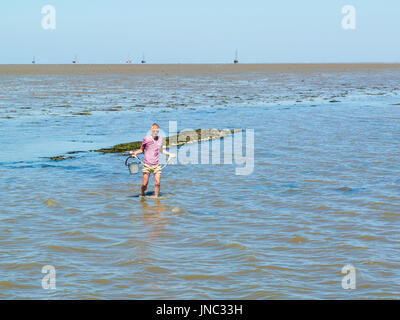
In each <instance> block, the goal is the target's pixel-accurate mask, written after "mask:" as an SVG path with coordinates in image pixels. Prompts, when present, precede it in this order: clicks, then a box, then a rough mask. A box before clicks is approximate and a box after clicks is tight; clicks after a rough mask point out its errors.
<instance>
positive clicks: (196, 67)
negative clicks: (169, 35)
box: [0, 63, 400, 74]
mask: <svg viewBox="0 0 400 320" xmlns="http://www.w3.org/2000/svg"><path fill="white" fill-rule="evenodd" d="M380 69H381V70H384V69H400V64H399V63H395V64H386V63H360V64H237V65H234V64H144V65H140V64H77V65H73V64H36V65H33V64H14V65H12V64H3V65H0V74H69V73H71V74H102V73H115V74H122V73H128V74H129V73H133V74H135V73H139V74H146V73H148V74H151V73H163V74H196V73H205V74H207V73H209V74H218V73H220V74H236V73H249V72H261V73H270V72H289V73H301V72H351V71H358V70H363V71H366V70H371V71H374V70H375V71H376V70H380Z"/></svg>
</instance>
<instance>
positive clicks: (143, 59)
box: [141, 53, 146, 64]
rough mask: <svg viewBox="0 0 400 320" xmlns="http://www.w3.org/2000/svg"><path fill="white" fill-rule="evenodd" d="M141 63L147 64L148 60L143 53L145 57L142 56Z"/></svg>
mask: <svg viewBox="0 0 400 320" xmlns="http://www.w3.org/2000/svg"><path fill="white" fill-rule="evenodd" d="M141 63H142V64H145V63H146V59H145V58H144V53H143V56H142V61H141Z"/></svg>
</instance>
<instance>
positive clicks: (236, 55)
mask: <svg viewBox="0 0 400 320" xmlns="http://www.w3.org/2000/svg"><path fill="white" fill-rule="evenodd" d="M233 63H234V64H238V63H239V56H238V51H237V50H236V52H235V60H233Z"/></svg>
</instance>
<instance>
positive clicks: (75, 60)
mask: <svg viewBox="0 0 400 320" xmlns="http://www.w3.org/2000/svg"><path fill="white" fill-rule="evenodd" d="M72 63H73V64H77V63H79V62H78V57H77V56H76V55H75V57H74V60H72Z"/></svg>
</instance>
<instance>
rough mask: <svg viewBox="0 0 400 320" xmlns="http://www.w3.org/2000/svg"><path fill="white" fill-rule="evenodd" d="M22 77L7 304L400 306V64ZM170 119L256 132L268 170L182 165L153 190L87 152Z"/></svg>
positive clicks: (3, 287) (8, 160) (3, 280)
mask: <svg viewBox="0 0 400 320" xmlns="http://www.w3.org/2000/svg"><path fill="white" fill-rule="evenodd" d="M96 77H97V78H96ZM164 77H165V76H164ZM54 78H55V79H54ZM24 79H25V80H23V79H22V81H21V79H20V78H18V77H16V76H11V75H8V76H5V75H3V76H2V77H1V78H0V83H1V84H2V86H1V90H0V91H1V92H0V116H1V119H0V124H1V125H0V147H1V152H0V177H1V178H0V189H1V192H0V203H1V207H0V298H72V299H77V298H84V299H102V298H128V299H144V298H156V299H158V298H159V299H164V298H170V299H180V298H183V299H187V298H200V299H202V298H221V299H223V298H228V299H229V298H246V299H267V298H275V299H279V298H295V299H298V298H300V299H301V298H349V299H351V298H399V296H400V294H399V293H400V288H399V283H400V258H399V255H398V253H397V252H398V249H399V243H400V239H399V233H398V226H399V221H400V220H399V219H400V187H399V185H400V175H399V166H398V163H399V160H400V151H399V150H400V148H399V141H400V123H399V120H400V109H399V105H398V104H399V103H400V100H399V96H398V93H399V88H398V87H397V85H398V83H399V80H400V73H399V72H394V71H393V72H390V71H385V72H382V73H379V72H378V73H377V74H375V75H374V77H371V76H370V74H369V73H368V72H363V71H357V72H353V73H331V74H330V75H329V77H328V75H326V74H314V75H310V74H302V73H298V74H282V75H263V74H248V75H246V74H241V75H235V76H228V75H227V76H210V75H203V76H198V77H197V78H196V77H189V76H181V77H178V76H175V77H173V76H170V78H168V79H169V80H171V81H170V82H169V83H168V84H166V82H165V81H162V80H158V79H156V77H154V76H150V75H141V76H135V77H128V76H127V75H124V76H121V78H119V77H117V76H115V75H114V76H113V75H101V76H100V75H92V76H84V75H76V76H72V75H60V76H55V75H52V76H42V77H39V76H34V75H30V76H27V77H26V78H24ZM163 79H164V80H165V78H163ZM54 80H57V81H56V82H55V86H52V87H51V89H49V86H48V83H47V81H50V82H51V83H53V82H52V81H54ZM149 81H150V82H149ZM151 81H152V82H151ZM112 83H114V87H111V86H109V85H110V84H112ZM151 83H152V84H153V85H151ZM78 86H79V88H80V89H79V90H78V89H77V87H78ZM69 89H71V90H69ZM150 100H151V101H152V102H151V101H150ZM331 101H339V102H331ZM178 103H182V104H186V105H182V106H181V105H178ZM142 104H143V106H142V107H140V106H137V105H142ZM118 105H120V106H121V109H118V108H117V109H118V110H120V111H109V110H106V109H109V108H111V107H115V106H118ZM24 106H26V107H29V108H30V109H23V108H22V107H24ZM57 106H58V107H57ZM172 106H173V107H172ZM117 109H115V110H117ZM43 110H45V111H43ZM82 110H86V111H87V112H89V113H91V115H74V114H73V113H76V112H81V111H82ZM7 116H10V117H11V116H12V117H13V118H7ZM169 120H177V121H178V126H179V128H212V127H217V128H254V130H255V142H256V145H255V168H254V172H253V174H251V175H249V176H236V175H235V166H231V165H171V166H168V167H167V168H166V169H165V170H164V171H163V177H162V184H161V193H162V194H164V197H161V199H154V198H152V197H151V195H150V196H149V197H145V198H142V197H138V196H137V195H138V193H139V192H140V184H141V176H140V175H129V174H128V172H127V170H126V167H125V166H124V160H125V157H123V156H118V155H101V154H97V153H93V152H86V151H88V150H92V149H95V148H97V147H105V146H110V145H113V144H115V143H120V142H127V141H133V140H139V139H141V138H142V136H143V134H145V132H146V131H147V129H148V126H149V124H151V123H153V122H154V121H157V122H159V123H160V124H161V126H162V127H167V126H168V121H169ZM75 150H76V151H78V150H79V151H84V152H81V153H76V154H74V156H75V158H73V159H68V160H64V161H60V162H53V161H50V160H49V159H48V158H47V157H49V156H53V155H58V154H65V153H67V152H68V151H75ZM149 190H150V191H152V190H154V181H153V180H151V182H150V184H149ZM48 264H50V265H53V266H54V267H55V268H56V271H57V289H56V290H53V291H51V290H50V291H47V290H44V289H42V288H41V280H42V277H43V274H42V273H41V268H42V267H43V266H44V265H48ZM346 264H352V265H353V266H354V267H355V268H356V270H357V289H356V290H343V289H342V287H341V280H342V277H343V274H342V273H341V270H342V267H343V266H344V265H346Z"/></svg>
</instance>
